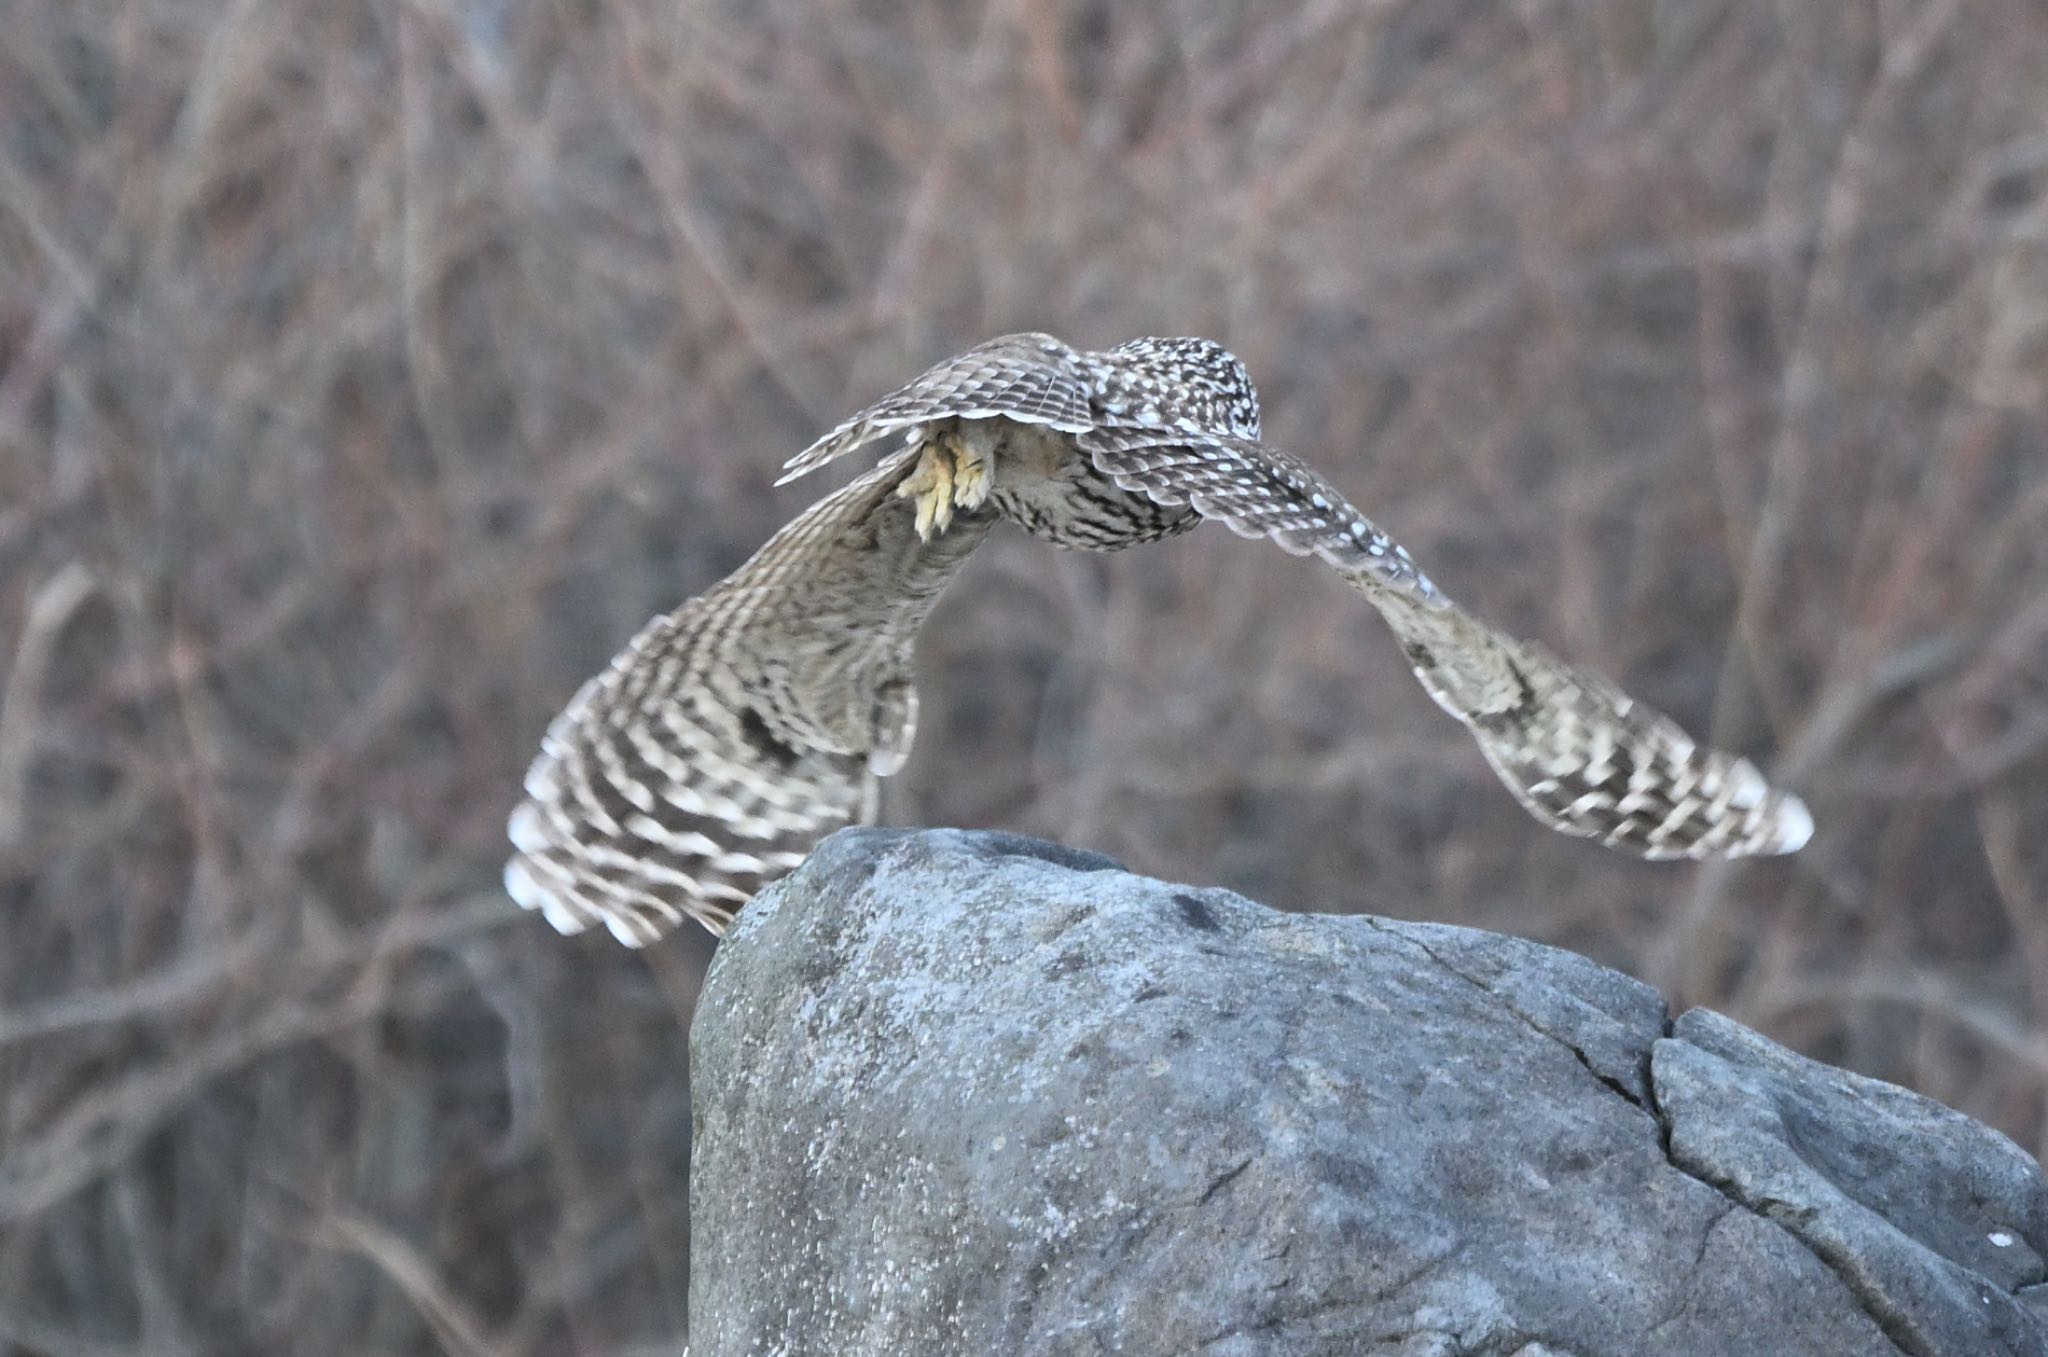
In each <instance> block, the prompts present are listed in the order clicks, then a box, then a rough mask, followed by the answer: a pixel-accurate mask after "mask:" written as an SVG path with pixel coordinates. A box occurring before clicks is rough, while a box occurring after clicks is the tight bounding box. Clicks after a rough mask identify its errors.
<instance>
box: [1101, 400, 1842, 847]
mask: <svg viewBox="0 0 2048 1357" xmlns="http://www.w3.org/2000/svg"><path fill="white" fill-rule="evenodd" d="M1080 442H1081V446H1082V447H1083V448H1084V449H1086V450H1087V452H1088V455H1089V458H1090V460H1092V461H1093V462H1094V463H1095V465H1096V467H1097V468H1098V469H1099V470H1100V471H1101V472H1102V473H1103V474H1105V475H1107V476H1109V477H1111V478H1112V479H1114V480H1115V481H1116V482H1117V484H1118V485H1119V486H1121V487H1122V488H1123V489H1125V490H1129V491H1133V492H1136V493H1140V494H1144V495H1146V496H1147V497H1149V498H1151V499H1153V500H1155V501H1157V502H1159V503H1162V504H1168V505H1178V504H1186V505H1189V506H1191V507H1192V508H1193V509H1194V510H1195V511H1196V512H1197V513H1199V514H1201V515H1202V516H1203V517H1204V518H1211V519H1215V520H1216V521H1218V522H1220V523H1222V524H1224V525H1225V526H1226V527H1228V528H1230V529H1231V530H1232V531H1233V532H1236V533H1238V534H1239V535H1240V536H1244V537H1268V538H1271V539H1272V540H1273V541H1275V542H1278V543H1279V544H1280V545H1281V546H1282V547H1283V548H1285V549H1286V550H1288V551H1290V552H1293V553H1295V554H1297V555H1308V554H1314V555H1315V556H1318V557H1320V558H1321V559H1323V560H1324V561H1327V562H1328V563H1329V564H1330V565H1332V566H1334V567H1335V568H1336V569H1337V571H1338V573H1339V574H1341V575H1342V576H1343V577H1344V578H1345V579H1346V580H1347V581H1349V582H1350V583H1351V584H1352V586H1353V587H1354V588H1357V589H1358V590H1359V591H1360V592H1362V593H1363V594H1364V595H1365V596H1366V598H1367V599H1368V600H1370V601H1371V602H1372V603H1373V605H1374V606H1375V607H1376V608H1378V609H1379V611H1380V614H1381V615H1382V616H1383V617H1385V618H1386V620H1387V622H1388V624H1389V625H1390V626H1392V628H1393V629H1394V633H1395V635H1396V636H1398V637H1399V638H1400V641H1401V644H1402V647H1403V649H1404V651H1405V652H1406V654H1407V656H1408V661H1409V663H1410V664H1411V665H1412V666H1414V669H1415V674H1416V677H1417V678H1419V679H1420V680H1421V681H1422V686H1423V687H1424V688H1425V689H1427V690H1428V692H1429V695H1430V696H1431V697H1433V698H1434V699H1436V702H1437V705H1438V706H1440V707H1442V708H1443V709H1444V710H1445V711H1447V712H1449V713H1450V714H1451V715H1452V716H1454V717H1456V718H1457V719H1458V720H1459V721H1460V722H1462V723H1463V724H1464V725H1465V726H1466V728H1467V729H1469V730H1470V731H1471V732H1472V734H1473V736H1474V737H1475V738H1476V739H1477V740H1478V741H1479V747H1480V749H1481V751H1482V752H1483V753H1484V754H1485V756H1486V760H1487V762H1488V763H1489V764H1490V765H1491V766H1492V767H1493V770H1494V771H1495V772H1496V773H1498V774H1499V775H1500V778H1501V780H1502V781H1503V782H1505V783H1506V784H1507V786H1508V789H1509V790H1510V791H1511V792H1513V793H1514V794H1515V797H1516V799H1518V800H1519V801H1520V802H1521V803H1522V804H1523V805H1524V806H1525V807H1527V808H1528V810H1529V811H1530V813H1531V814H1533V815H1534V816H1535V817H1536V818H1537V819H1538V820H1541V821H1542V822H1543V823H1544V824H1546V825H1549V826H1550V827H1551V828H1552V829H1556V830H1559V831H1561V832H1563V833H1566V834H1573V835H1578V836H1581V837H1585V838H1591V839H1597V840H1599V841H1600V842H1601V843H1603V844H1606V845H1607V846H1608V847H1610V848H1614V849H1618V850H1620V851H1622V852H1625V853H1632V854H1635V855H1637V856H1640V857H1646V858H1707V857H1743V856H1749V855H1753V854H1768V853H1789V852H1792V851H1794V850H1796V849H1798V848H1800V847H1801V846H1803V845H1804V844H1805V843H1806V841H1807V839H1808V838H1810V837H1811V836H1812V833H1813V818H1812V816H1811V815H1810V814H1808V812H1807V809H1806V807H1805V805H1804V804H1803V803H1802V802H1801V801H1800V800H1799V798H1798V797H1796V796H1793V795H1791V794H1790V793H1788V792H1783V791H1778V790H1774V789H1773V788H1772V787H1771V786H1770V785H1769V784H1768V783H1767V782H1766V781H1765V780H1764V777H1763V775H1762V774H1761V773H1760V772H1758V771H1757V769H1756V766H1755V765H1754V764H1752V763H1750V762H1749V760H1747V759H1743V758H1738V757H1736V756H1734V755H1732V754H1727V753H1723V752H1722V751H1720V750H1717V749H1710V748H1707V747H1705V746H1703V745H1700V744H1699V743H1697V742H1696V741H1694V740H1693V739H1692V737H1690V736H1689V735H1687V734H1686V733H1685V732H1684V730H1682V729H1680V727H1679V726H1678V724H1677V723H1676V722H1675V721H1673V720H1671V719H1670V718H1669V717H1667V716H1665V715H1663V714H1662V713H1660V712H1657V711H1655V710H1654V709H1652V708H1650V707H1647V706H1645V705H1643V704H1642V703H1640V702H1637V701H1635V700H1633V699H1632V698H1630V697H1629V696H1628V695H1627V694H1626V693H1624V692H1622V691H1621V690H1620V689H1619V688H1617V687H1616V686H1615V685H1614V684H1612V683H1610V682H1609V681H1608V680H1606V679H1604V678H1601V677H1600V676H1599V675H1597V674H1591V673H1588V672H1586V671H1584V670H1580V669H1576V668H1574V667H1572V666H1570V665H1567V664H1565V663H1564V662H1563V661H1561V660H1559V659H1558V658H1557V657H1556V656H1554V655H1552V654H1551V653H1550V652H1549V651H1548V650H1545V649H1544V648H1543V647H1541V646H1539V645H1536V644H1534V643H1532V642H1527V641H1520V640H1517V639H1515V638H1514V637H1512V636H1509V635H1507V634H1506V633H1504V632H1502V631H1500V630H1498V629H1496V628H1494V627H1492V626H1490V625H1489V624H1487V623H1486V622H1483V621H1481V620H1480V619H1479V618H1477V617H1474V616H1473V615H1472V614H1471V613H1468V612H1466V611H1465V610H1464V609H1463V608H1461V607H1459V606H1458V605H1457V604H1455V603H1453V602H1452V601H1451V600H1450V599H1448V598H1447V597H1445V596H1444V595H1443V594H1442V593H1441V592H1440V591H1439V590H1438V589H1437V588H1436V586H1435V585H1433V584H1432V583H1430V581H1429V579H1428V577H1427V576H1425V575H1424V574H1423V573H1422V572H1421V570H1420V569H1418V568H1417V567H1416V564H1415V561H1414V559H1413V558H1412V557H1410V556H1409V554H1408V553H1407V552H1406V551H1405V550H1403V549H1402V548H1401V547H1400V546H1399V545H1398V544H1397V543H1395V542H1394V541H1393V539H1392V538H1390V537H1388V536H1387V534H1386V533H1385V532H1383V531H1381V530H1380V529H1379V528H1378V527H1377V526H1375V525H1374V524H1373V523H1372V521H1371V520H1370V519H1368V518H1366V517H1365V516H1364V515H1363V514H1361V513H1359V512H1358V510H1357V509H1355V508H1353V507H1352V506H1351V504H1350V503H1349V502H1348V501H1346V500H1345V498H1344V497H1343V496H1342V495H1340V494H1338V493H1337V491H1336V489H1335V488H1334V487H1332V486H1331V485H1330V483H1329V482H1328V481H1326V480H1324V479H1323V478H1322V477H1321V476H1319V475H1317V474H1316V473H1315V472H1314V471H1312V470H1310V469H1309V468H1308V467H1307V466H1306V465H1304V464H1303V463H1302V462H1300V461H1298V460H1296V459H1295V458H1293V457H1290V456H1288V455H1286V454H1285V453H1283V452H1280V451H1278V450H1277V449H1273V448H1269V447H1266V446H1265V445H1264V444H1262V443H1259V442H1256V441H1253V440H1250V439H1240V438H1231V437H1227V436H1222V435H1208V434H1205V435H1202V436H1200V437H1199V438H1190V437H1188V436H1187V435H1185V434H1181V435H1178V436H1175V435H1172V434H1169V433H1167V432H1166V431H1149V432H1148V431H1143V430H1117V429H1096V430H1093V431H1091V432H1089V433H1087V434H1084V435H1083V436H1082V437H1081V439H1080Z"/></svg>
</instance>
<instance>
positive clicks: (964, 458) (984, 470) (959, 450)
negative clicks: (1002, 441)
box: [942, 433, 994, 517]
mask: <svg viewBox="0 0 2048 1357" xmlns="http://www.w3.org/2000/svg"><path fill="white" fill-rule="evenodd" d="M942 441H943V442H944V443H945V445H946V450H947V451H948V452H950V453H952V455H953V503H955V504H957V505H959V506H960V507H961V508H962V509H969V510H973V509H979V508H980V507H981V506H982V505H983V504H986V503H987V502H988V492H989V486H990V483H991V481H993V479H994V477H993V476H992V475H991V474H990V467H989V464H988V457H987V456H986V455H985V454H984V453H982V452H981V450H980V449H978V448H976V447H974V446H973V445H971V444H970V443H968V441H967V440H966V439H964V438H962V437H961V436H960V435H959V434H957V433H950V434H947V435H945V437H944V439H943V440H942ZM948 517H951V515H950V514H949V515H948Z"/></svg>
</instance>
